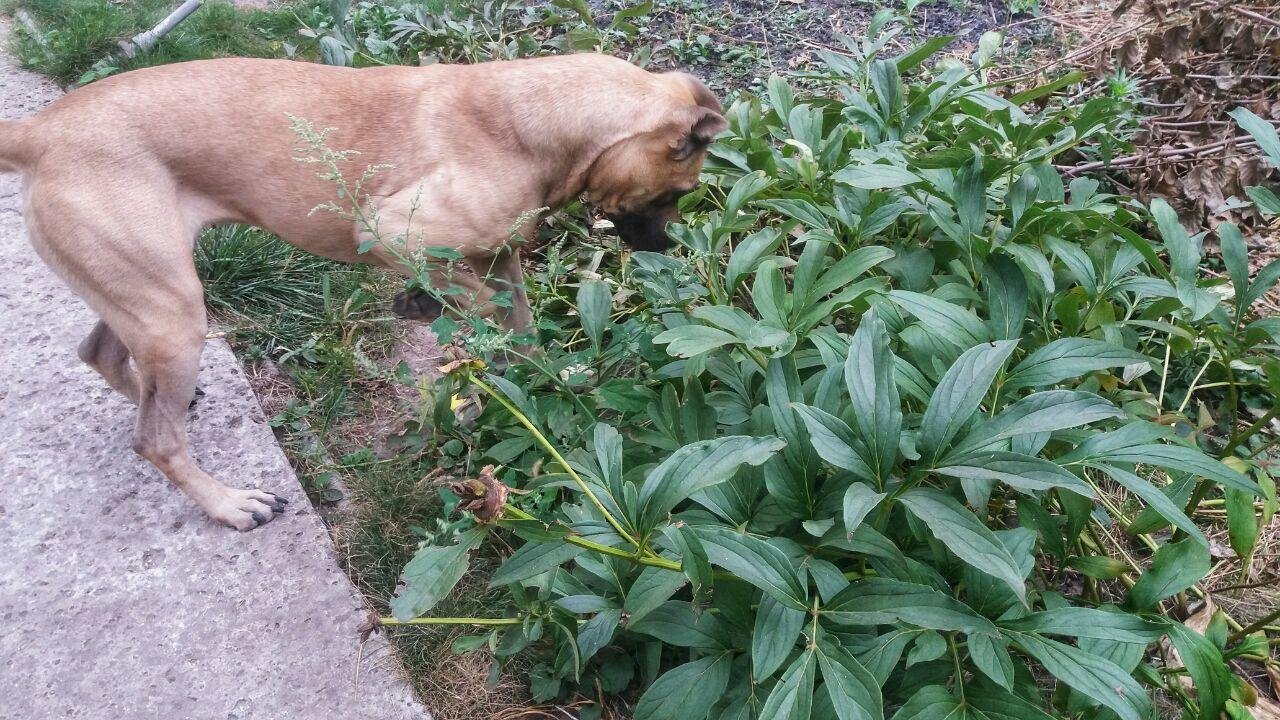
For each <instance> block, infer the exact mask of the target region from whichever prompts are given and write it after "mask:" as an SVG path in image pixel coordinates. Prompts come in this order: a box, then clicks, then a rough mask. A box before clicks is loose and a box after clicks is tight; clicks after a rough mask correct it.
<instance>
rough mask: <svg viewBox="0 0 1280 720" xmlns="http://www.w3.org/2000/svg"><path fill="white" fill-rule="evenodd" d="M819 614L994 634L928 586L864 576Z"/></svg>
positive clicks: (844, 620) (846, 621) (850, 621)
mask: <svg viewBox="0 0 1280 720" xmlns="http://www.w3.org/2000/svg"><path fill="white" fill-rule="evenodd" d="M821 616H822V617H823V618H826V619H828V620H831V621H833V622H835V623H838V624H842V625H889V624H892V623H895V622H906V623H911V624H912V625H918V626H919V627H922V628H929V629H930V630H946V631H951V630H958V631H960V632H963V633H966V634H969V635H972V634H974V633H987V634H989V635H994V634H996V626H995V625H993V624H992V623H991V621H990V620H987V619H986V618H984V617H982V616H981V615H979V614H978V613H976V612H974V611H973V609H972V608H970V607H969V606H968V605H965V604H964V603H962V602H960V601H959V600H957V599H955V598H953V597H951V596H950V595H946V594H943V593H941V592H938V591H937V590H935V589H933V588H931V587H929V586H927V585H917V584H915V583H907V582H902V581H900V580H890V579H888V578H863V579H861V580H855V581H853V582H851V583H849V587H847V588H845V589H844V590H841V591H840V592H839V593H838V594H837V595H836V596H835V597H833V598H831V600H830V601H829V602H828V603H827V604H826V605H824V606H823V607H822V610H821Z"/></svg>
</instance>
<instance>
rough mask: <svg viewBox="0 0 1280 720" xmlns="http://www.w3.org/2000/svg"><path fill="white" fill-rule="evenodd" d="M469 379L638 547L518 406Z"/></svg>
mask: <svg viewBox="0 0 1280 720" xmlns="http://www.w3.org/2000/svg"><path fill="white" fill-rule="evenodd" d="M470 380H471V382H472V383H474V384H475V385H476V387H478V388H480V389H481V390H483V391H485V392H486V393H488V394H489V396H490V397H492V398H493V399H494V400H497V401H498V403H499V404H501V405H502V406H503V407H504V408H506V409H507V412H509V413H511V414H512V416H514V417H515V419H516V420H518V421H520V424H521V425H524V426H525V429H527V430H528V431H529V432H531V433H533V437H534V439H535V440H537V441H538V444H540V445H542V447H543V448H544V449H546V451H547V452H548V453H550V455H551V457H552V459H554V460H555V461H556V462H557V463H560V467H563V468H564V471H565V472H566V473H568V475H569V477H571V478H573V481H574V482H575V483H576V484H577V485H578V488H579V489H581V490H582V492H583V494H585V495H586V496H587V498H588V499H590V500H591V503H592V504H593V505H595V506H596V509H597V510H599V511H600V514H601V515H603V516H604V519H605V521H606V522H608V523H609V525H610V526H612V527H613V529H614V530H615V531H617V533H618V534H619V535H621V536H622V537H624V538H626V539H627V541H629V542H630V543H631V544H632V545H635V546H636V547H637V548H639V547H640V541H639V540H636V539H635V538H634V537H632V536H631V533H629V532H627V531H626V530H625V529H624V528H623V527H622V523H620V522H618V519H617V518H615V517H614V516H613V514H612V513H610V512H609V511H608V510H606V509H605V507H604V503H602V502H600V498H598V497H596V494H595V493H594V492H592V491H591V488H590V486H588V485H587V483H586V481H584V480H583V479H582V477H581V476H579V475H578V473H577V472H576V471H575V470H574V469H573V467H572V466H571V465H570V464H569V461H568V460H565V459H564V456H563V455H561V454H560V451H559V450H557V449H556V447H555V445H552V444H551V441H550V440H548V439H547V437H546V436H545V435H543V434H542V431H540V430H538V428H537V426H536V425H534V424H533V422H532V421H530V420H529V418H528V417H525V414H524V413H522V412H520V409H519V408H517V407H516V406H514V405H512V404H511V402H510V401H509V400H507V399H506V397H504V396H503V395H502V394H501V393H499V392H498V391H497V390H494V389H493V388H491V387H489V385H488V384H486V383H485V382H484V381H483V380H481V379H479V378H477V377H476V376H474V375H472V376H470ZM602 547H603V546H602ZM611 549H612V548H611Z"/></svg>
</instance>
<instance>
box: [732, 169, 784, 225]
mask: <svg viewBox="0 0 1280 720" xmlns="http://www.w3.org/2000/svg"><path fill="white" fill-rule="evenodd" d="M773 182H774V181H773V180H771V179H770V178H769V177H768V176H767V175H765V174H764V172H763V171H760V170H756V171H754V172H749V173H747V174H746V175H743V176H742V177H740V178H738V181H737V182H735V183H734V184H733V187H732V188H731V189H730V190H729V195H728V197H726V198H725V201H724V217H725V218H726V219H731V218H733V217H734V216H735V215H737V214H738V211H739V210H741V209H742V208H744V207H746V205H747V201H749V200H751V198H753V197H755V196H757V195H759V194H760V193H762V192H764V190H765V188H768V187H769V186H770V185H772V184H773ZM775 234H776V233H775Z"/></svg>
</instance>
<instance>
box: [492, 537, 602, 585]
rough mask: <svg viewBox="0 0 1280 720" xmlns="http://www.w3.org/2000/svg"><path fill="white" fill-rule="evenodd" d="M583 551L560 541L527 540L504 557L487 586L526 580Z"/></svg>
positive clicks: (583, 550)
mask: <svg viewBox="0 0 1280 720" xmlns="http://www.w3.org/2000/svg"><path fill="white" fill-rule="evenodd" d="M583 552H585V548H582V547H580V546H578V545H571V544H570V543H567V542H562V541H554V540H553V541H551V542H528V543H525V544H524V545H522V546H520V549H519V550H516V551H515V553H514V554H513V555H512V556H511V557H509V558H507V559H506V561H505V562H503V563H502V564H501V565H499V566H498V569H497V570H496V571H494V573H493V577H492V578H490V579H489V587H498V586H500V585H509V584H511V583H515V582H520V581H521V580H528V579H529V578H531V577H533V576H535V575H541V574H542V573H544V572H546V571H548V570H550V569H552V568H555V567H559V566H560V565H561V564H562V563H565V562H568V561H570V560H572V559H573V558H575V557H577V556H578V555H581V554H582V553H583Z"/></svg>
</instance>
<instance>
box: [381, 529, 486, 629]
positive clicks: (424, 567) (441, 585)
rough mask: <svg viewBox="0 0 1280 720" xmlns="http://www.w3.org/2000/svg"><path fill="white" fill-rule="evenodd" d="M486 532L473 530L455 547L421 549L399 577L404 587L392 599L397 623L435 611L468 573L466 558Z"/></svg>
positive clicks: (462, 537)
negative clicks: (437, 605) (439, 603)
mask: <svg viewBox="0 0 1280 720" xmlns="http://www.w3.org/2000/svg"><path fill="white" fill-rule="evenodd" d="M485 532H486V531H485V529H484V528H472V529H471V530H468V531H467V532H465V533H463V534H462V535H461V536H459V537H458V542H457V544H456V545H448V546H445V547H441V546H439V545H427V546H424V547H421V548H419V549H418V552H417V553H415V554H414V556H413V559H412V560H410V561H409V564H408V565H405V566H404V571H402V572H401V573H400V582H401V583H403V584H402V585H401V586H400V587H399V588H398V589H397V590H396V595H395V597H393V598H392V599H391V614H392V615H394V616H395V618H396V619H397V620H412V619H413V618H416V617H419V616H420V615H422V614H424V613H426V612H427V611H429V610H431V608H433V607H435V606H436V603H438V602H440V601H441V600H442V599H444V597H445V596H446V595H448V594H449V591H450V590H452V589H453V586H454V585H457V584H458V581H459V580H461V579H462V576H463V575H464V574H465V573H466V572H467V566H468V564H469V562H468V557H467V555H468V553H470V552H471V551H472V550H474V549H475V548H477V547H479V546H480V541H481V540H483V539H484V536H485Z"/></svg>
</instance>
